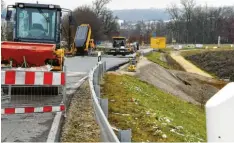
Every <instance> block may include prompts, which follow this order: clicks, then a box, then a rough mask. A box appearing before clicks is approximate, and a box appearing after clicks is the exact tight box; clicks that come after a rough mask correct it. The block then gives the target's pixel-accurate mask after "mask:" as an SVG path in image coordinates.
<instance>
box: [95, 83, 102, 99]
mask: <svg viewBox="0 0 234 143" xmlns="http://www.w3.org/2000/svg"><path fill="white" fill-rule="evenodd" d="M94 90H95V93H96V96H97V97H98V98H100V95H101V93H100V92H101V91H100V85H97V84H96V85H94Z"/></svg>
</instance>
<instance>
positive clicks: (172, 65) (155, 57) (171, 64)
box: [146, 49, 184, 71]
mask: <svg viewBox="0 0 234 143" xmlns="http://www.w3.org/2000/svg"><path fill="white" fill-rule="evenodd" d="M161 51H162V52H152V53H150V54H149V55H147V56H146V58H147V59H148V60H150V61H151V62H154V63H156V64H158V65H160V66H162V67H164V68H165V69H174V70H180V71H184V69H183V68H182V67H181V66H180V65H179V64H178V63H177V62H176V61H175V60H174V59H173V58H171V56H170V54H169V50H168V51H167V49H165V50H161ZM163 57H164V58H165V60H166V62H165V61H162V60H161V58H163Z"/></svg>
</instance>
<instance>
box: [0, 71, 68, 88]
mask: <svg viewBox="0 0 234 143" xmlns="http://www.w3.org/2000/svg"><path fill="white" fill-rule="evenodd" d="M1 80H2V81H1V84H2V85H65V74H64V73H62V72H61V73H60V72H58V73H54V72H33V71H1Z"/></svg>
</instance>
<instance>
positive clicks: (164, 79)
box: [137, 63, 225, 105]
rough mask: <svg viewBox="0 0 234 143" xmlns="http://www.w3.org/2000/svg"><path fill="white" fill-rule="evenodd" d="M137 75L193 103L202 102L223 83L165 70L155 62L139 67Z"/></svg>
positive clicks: (195, 75)
mask: <svg viewBox="0 0 234 143" xmlns="http://www.w3.org/2000/svg"><path fill="white" fill-rule="evenodd" d="M139 70H140V71H139V72H137V77H139V78H140V79H141V80H143V81H146V82H148V83H150V84H153V85H154V86H156V87H158V88H160V89H161V90H163V91H165V92H169V93H171V94H173V95H175V96H178V97H180V98H181V99H183V100H185V101H188V102H191V103H193V104H202V105H203V104H204V103H205V102H206V101H207V100H208V99H210V98H211V97H212V96H213V95H214V94H215V93H217V92H218V91H219V89H220V88H222V87H223V86H224V85H225V83H223V82H221V81H217V80H214V79H212V78H207V77H203V76H200V75H197V74H193V73H187V72H183V71H175V70H167V69H165V68H163V67H161V66H159V65H157V64H154V63H152V64H149V65H146V66H144V67H142V68H140V69H139Z"/></svg>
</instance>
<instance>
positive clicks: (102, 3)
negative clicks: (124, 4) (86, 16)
mask: <svg viewBox="0 0 234 143" xmlns="http://www.w3.org/2000/svg"><path fill="white" fill-rule="evenodd" d="M110 2H111V0H95V1H93V9H94V11H95V13H96V14H97V15H98V16H100V15H101V13H102V12H103V11H104V10H106V5H107V4H108V3H110Z"/></svg>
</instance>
